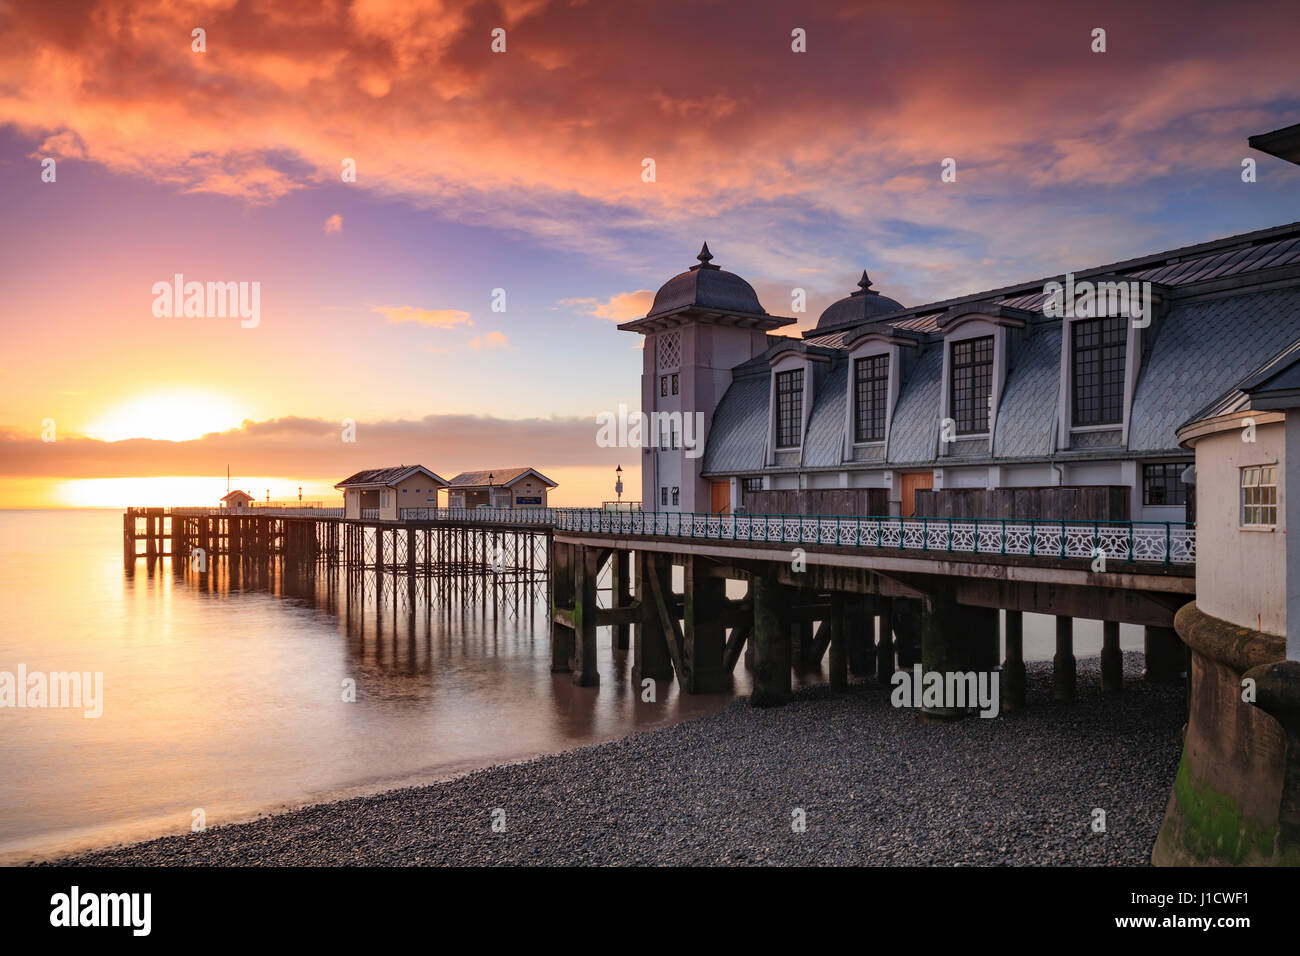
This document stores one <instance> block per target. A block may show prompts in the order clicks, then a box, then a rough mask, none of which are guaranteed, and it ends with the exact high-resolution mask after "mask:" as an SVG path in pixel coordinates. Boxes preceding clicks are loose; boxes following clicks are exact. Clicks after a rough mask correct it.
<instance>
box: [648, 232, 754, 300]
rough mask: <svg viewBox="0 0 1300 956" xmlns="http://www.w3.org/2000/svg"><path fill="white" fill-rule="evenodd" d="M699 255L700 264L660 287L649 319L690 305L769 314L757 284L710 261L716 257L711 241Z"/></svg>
mask: <svg viewBox="0 0 1300 956" xmlns="http://www.w3.org/2000/svg"><path fill="white" fill-rule="evenodd" d="M696 258H698V259H699V260H700V264H699V265H695V266H691V267H690V268H689V269H687V270H686V271H685V272H683V273H681V274H680V275H675V276H673V277H672V278H671V279H669V280H668V281H667V282H665V283H664V284H663V285H662V286H660V287H659V291H658V292H656V293H655V300H654V304H653V305H651V306H650V311H649V312H648V313H646V317H647V318H650V317H652V316H656V315H662V314H663V313H665V312H672V311H675V310H677V309H681V308H686V307H692V308H696V309H704V310H708V311H711V312H727V313H730V312H740V313H747V314H751V315H766V314H767V313H766V312H765V311H763V307H762V306H761V305H760V304H759V302H758V294H757V293H756V292H754V287H753V286H751V285H750V284H749V283H748V282H746V281H745V280H744V279H742V278H741V277H740V276H738V275H736V274H735V273H734V272H724V271H723V270H722V269H720V268H718V267H717V266H715V265H710V264H709V260H710V259H712V258H713V256H712V255H711V254H710V253H709V244H708V243H707V242H706V243H705V244H704V248H703V249H701V250H700V254H699V255H698V256H697V257H696Z"/></svg>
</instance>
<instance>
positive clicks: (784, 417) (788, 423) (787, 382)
mask: <svg viewBox="0 0 1300 956" xmlns="http://www.w3.org/2000/svg"><path fill="white" fill-rule="evenodd" d="M802 438H803V369H801V368H797V369H793V370H791V371H789V372H778V373H777V375H776V447H777V448H797V447H799V442H800V441H801V440H802Z"/></svg>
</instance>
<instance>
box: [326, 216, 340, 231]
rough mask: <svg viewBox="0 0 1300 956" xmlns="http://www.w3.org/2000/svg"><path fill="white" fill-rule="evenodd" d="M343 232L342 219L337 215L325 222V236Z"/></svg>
mask: <svg viewBox="0 0 1300 956" xmlns="http://www.w3.org/2000/svg"><path fill="white" fill-rule="evenodd" d="M342 231H343V217H342V216H340V215H339V214H338V213H335V214H334V215H332V216H330V217H329V218H328V219H326V220H325V235H327V236H328V235H330V234H331V233H336V232H342Z"/></svg>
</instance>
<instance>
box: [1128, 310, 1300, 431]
mask: <svg viewBox="0 0 1300 956" xmlns="http://www.w3.org/2000/svg"><path fill="white" fill-rule="evenodd" d="M1297 336H1300V288H1289V289H1270V290H1267V291H1264V292H1252V293H1246V294H1244V295H1234V296H1229V297H1225V298H1219V299H1209V300H1205V301H1201V302H1190V303H1187V304H1185V305H1178V306H1176V307H1175V308H1174V309H1173V311H1171V312H1170V313H1169V315H1168V316H1166V318H1165V320H1164V324H1163V325H1162V327H1161V329H1160V333H1159V335H1157V336H1156V341H1155V345H1154V346H1153V347H1152V349H1151V355H1150V358H1149V359H1148V360H1147V362H1146V364H1145V366H1144V368H1143V370H1142V374H1141V377H1140V378H1139V379H1138V385H1137V391H1136V393H1135V394H1134V397H1133V413H1132V423H1133V424H1132V426H1131V427H1130V429H1129V449H1130V450H1132V451H1168V450H1172V449H1175V448H1177V447H1178V439H1177V437H1176V435H1175V432H1176V431H1177V429H1178V427H1179V426H1181V425H1182V424H1184V423H1185V422H1187V421H1188V420H1190V419H1192V418H1193V416H1194V415H1196V414H1197V412H1198V411H1200V410H1202V409H1204V408H1205V407H1206V405H1205V397H1206V396H1207V395H1218V396H1220V399H1216V404H1217V403H1218V402H1220V401H1223V400H1227V399H1228V395H1229V393H1230V392H1231V390H1232V389H1233V388H1235V386H1236V384H1237V383H1238V382H1240V381H1241V380H1242V379H1244V378H1245V377H1246V376H1247V375H1249V374H1250V373H1251V372H1252V371H1254V370H1255V369H1257V368H1259V367H1260V366H1261V365H1262V364H1263V363H1264V362H1266V361H1267V360H1268V359H1269V358H1271V357H1272V356H1274V355H1276V354H1277V352H1278V351H1279V350H1281V349H1282V348H1284V347H1285V346H1286V345H1287V344H1289V343H1290V342H1292V341H1293V340H1294V339H1295V338H1296V337H1297Z"/></svg>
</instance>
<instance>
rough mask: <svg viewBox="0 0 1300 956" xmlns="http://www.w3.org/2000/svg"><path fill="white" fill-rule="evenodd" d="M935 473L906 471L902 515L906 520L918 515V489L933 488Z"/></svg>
mask: <svg viewBox="0 0 1300 956" xmlns="http://www.w3.org/2000/svg"><path fill="white" fill-rule="evenodd" d="M933 487H934V472H932V471H905V472H903V503H902V514H903V517H904V518H910V517H912V515H914V514H916V492H917V489H918V488H933Z"/></svg>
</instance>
